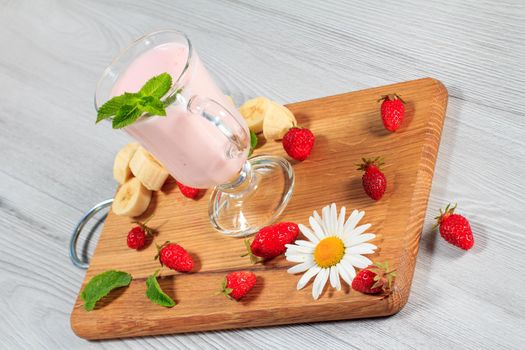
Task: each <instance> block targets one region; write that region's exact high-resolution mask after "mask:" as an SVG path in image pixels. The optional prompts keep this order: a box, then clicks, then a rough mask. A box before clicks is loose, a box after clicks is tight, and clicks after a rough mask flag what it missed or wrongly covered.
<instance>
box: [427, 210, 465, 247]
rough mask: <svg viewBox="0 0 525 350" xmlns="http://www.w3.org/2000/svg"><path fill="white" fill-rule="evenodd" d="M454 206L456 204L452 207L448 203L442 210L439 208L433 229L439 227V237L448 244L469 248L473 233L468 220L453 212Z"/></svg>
mask: <svg viewBox="0 0 525 350" xmlns="http://www.w3.org/2000/svg"><path fill="white" fill-rule="evenodd" d="M456 207H457V204H456V205H454V206H453V207H452V208H451V207H450V204H448V205H447V207H446V208H445V210H444V211H443V210H441V209H439V215H438V216H436V224H435V225H434V229H435V228H437V227H439V233H440V234H441V237H443V238H444V239H445V240H446V241H447V242H449V243H450V244H453V245H455V246H456V247H459V248H461V249H463V250H469V249H470V248H472V246H473V245H474V235H473V234H472V229H471V228H470V223H469V222H468V220H467V219H466V218H465V217H464V216H463V215H459V214H456V213H454V211H455V210H456Z"/></svg>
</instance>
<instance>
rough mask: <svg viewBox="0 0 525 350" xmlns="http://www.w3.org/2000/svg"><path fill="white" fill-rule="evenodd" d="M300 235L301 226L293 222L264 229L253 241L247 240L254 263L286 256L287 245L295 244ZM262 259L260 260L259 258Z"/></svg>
mask: <svg viewBox="0 0 525 350" xmlns="http://www.w3.org/2000/svg"><path fill="white" fill-rule="evenodd" d="M298 234H299V226H297V224H295V223H293V222H280V223H277V224H273V225H271V226H266V227H264V228H262V229H261V230H260V231H259V232H257V234H256V235H255V238H254V239H253V241H252V244H251V245H250V242H249V241H248V240H245V241H244V242H245V243H246V247H247V249H248V253H247V254H245V255H243V256H246V255H249V256H250V260H251V261H252V263H254V264H255V263H258V262H260V261H262V260H263V259H271V258H275V257H276V256H278V255H281V254H284V252H285V251H286V247H285V245H286V244H290V243H293V242H294V241H295V240H296V239H297V235H298ZM258 257H259V258H262V259H259V258H258Z"/></svg>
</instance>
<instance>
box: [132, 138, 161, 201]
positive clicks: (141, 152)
mask: <svg viewBox="0 0 525 350" xmlns="http://www.w3.org/2000/svg"><path fill="white" fill-rule="evenodd" d="M129 168H130V169H131V172H132V173H133V175H135V176H136V177H137V179H139V180H140V182H142V184H143V185H144V187H146V188H147V189H148V190H152V191H158V190H160V188H161V187H162V185H163V184H164V182H165V181H166V179H167V178H168V175H169V174H168V171H167V170H166V169H165V168H164V167H163V166H162V164H160V163H159V161H158V160H156V159H155V158H154V157H153V156H152V155H151V154H150V153H149V152H148V151H146V150H145V149H144V148H142V147H139V148H138V149H137V150H136V151H135V154H134V155H133V158H131V161H130V162H129Z"/></svg>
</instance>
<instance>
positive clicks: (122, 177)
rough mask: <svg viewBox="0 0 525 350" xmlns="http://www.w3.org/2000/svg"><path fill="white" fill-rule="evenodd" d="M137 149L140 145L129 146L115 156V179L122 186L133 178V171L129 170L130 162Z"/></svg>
mask: <svg viewBox="0 0 525 350" xmlns="http://www.w3.org/2000/svg"><path fill="white" fill-rule="evenodd" d="M137 148H139V144H138V143H135V142H134V143H130V144H127V145H126V146H124V147H123V148H122V149H121V150H120V151H119V152H118V153H117V155H116V156H115V161H114V162H113V177H114V178H115V180H117V182H118V183H119V184H121V185H122V184H123V183H124V182H126V181H128V180H129V178H130V177H131V176H132V175H131V170H130V169H129V161H130V160H131V158H132V157H133V155H134V154H135V151H136V150H137Z"/></svg>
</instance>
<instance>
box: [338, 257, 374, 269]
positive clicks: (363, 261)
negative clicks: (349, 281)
mask: <svg viewBox="0 0 525 350" xmlns="http://www.w3.org/2000/svg"><path fill="white" fill-rule="evenodd" d="M343 261H346V262H348V263H349V264H351V265H353V266H355V267H358V268H360V269H364V268H365V267H367V266H368V265H372V261H371V260H370V259H368V258H367V257H365V256H362V255H351V254H347V255H345V257H344V258H343Z"/></svg>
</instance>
